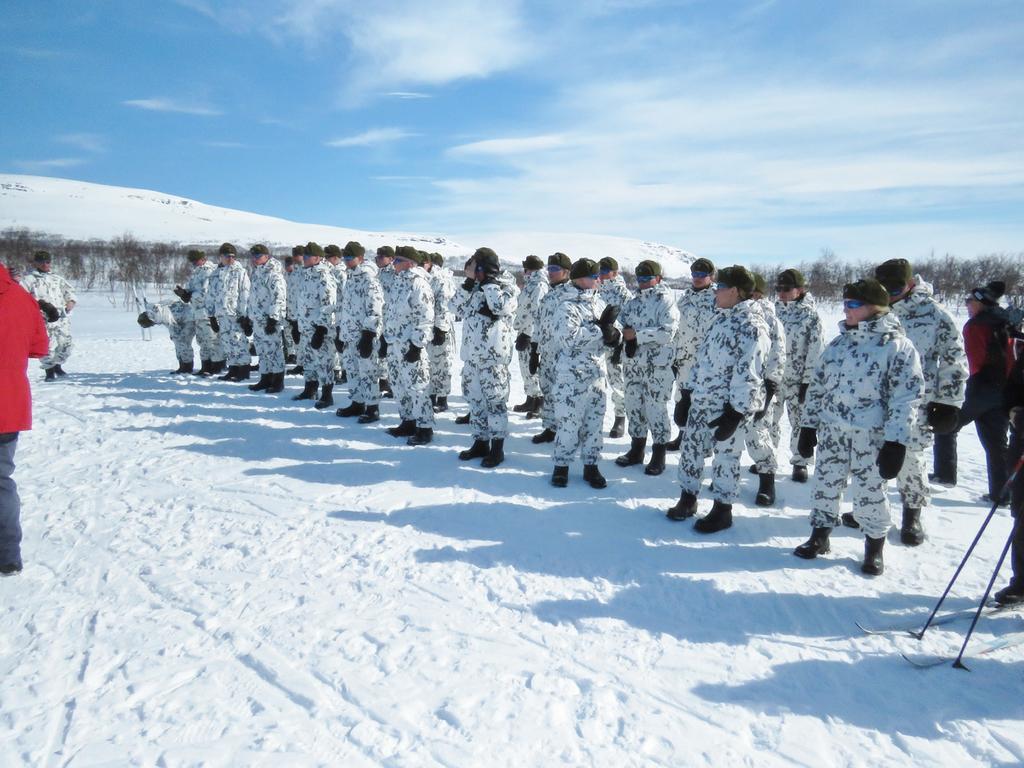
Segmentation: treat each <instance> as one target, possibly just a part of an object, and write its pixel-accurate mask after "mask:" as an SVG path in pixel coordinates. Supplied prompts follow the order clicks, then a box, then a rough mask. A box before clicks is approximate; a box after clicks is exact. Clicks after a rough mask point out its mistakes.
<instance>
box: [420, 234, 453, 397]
mask: <svg viewBox="0 0 1024 768" xmlns="http://www.w3.org/2000/svg"><path fill="white" fill-rule="evenodd" d="M423 268H424V269H425V270H426V271H427V277H428V278H429V280H430V288H431V290H432V291H433V292H434V330H433V335H432V336H431V339H430V345H429V346H428V347H427V352H428V354H429V357H430V402H431V403H432V404H433V408H434V412H435V413H441V412H443V411H447V410H448V395H449V394H451V391H452V361H453V360H454V359H455V315H454V313H453V312H452V306H451V304H452V298H453V297H454V296H455V278H454V277H453V276H452V273H451V270H449V269H447V268H446V267H445V266H444V256H442V255H441V254H440V253H429V254H427V257H426V258H425V259H424V261H423Z"/></svg>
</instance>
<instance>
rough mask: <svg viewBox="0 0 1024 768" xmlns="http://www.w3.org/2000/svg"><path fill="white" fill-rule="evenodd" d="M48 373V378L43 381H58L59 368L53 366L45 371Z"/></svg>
mask: <svg viewBox="0 0 1024 768" xmlns="http://www.w3.org/2000/svg"><path fill="white" fill-rule="evenodd" d="M44 370H45V371H46V378H45V379H43V381H56V380H57V366H55V365H51V366H50V367H49V368H45V369H44Z"/></svg>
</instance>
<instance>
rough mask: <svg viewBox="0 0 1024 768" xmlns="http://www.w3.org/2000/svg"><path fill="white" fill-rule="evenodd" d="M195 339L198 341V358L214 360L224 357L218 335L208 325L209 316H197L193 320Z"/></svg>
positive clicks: (218, 360)
mask: <svg viewBox="0 0 1024 768" xmlns="http://www.w3.org/2000/svg"><path fill="white" fill-rule="evenodd" d="M193 322H194V324H195V331H196V341H198V342H199V359H200V360H216V361H217V362H220V361H221V360H223V359H224V352H223V351H222V350H221V348H220V338H219V335H218V334H216V333H214V332H213V328H211V327H210V318H208V317H206V315H202V316H200V317H197V318H196V319H195V320H194V321H193Z"/></svg>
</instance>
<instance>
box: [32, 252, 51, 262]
mask: <svg viewBox="0 0 1024 768" xmlns="http://www.w3.org/2000/svg"><path fill="white" fill-rule="evenodd" d="M32 261H34V262H36V263H37V264H39V263H41V262H44V261H53V257H52V256H51V255H50V252H49V251H36V252H35V253H33V254H32Z"/></svg>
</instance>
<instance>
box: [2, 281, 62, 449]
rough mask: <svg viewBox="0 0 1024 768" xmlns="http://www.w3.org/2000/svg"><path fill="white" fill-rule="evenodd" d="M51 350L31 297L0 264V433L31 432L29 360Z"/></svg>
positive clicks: (40, 315)
mask: <svg viewBox="0 0 1024 768" xmlns="http://www.w3.org/2000/svg"><path fill="white" fill-rule="evenodd" d="M49 351H50V340H49V339H48V338H47V336H46V325H45V324H44V323H43V316H42V314H41V313H40V312H39V305H38V304H37V303H36V300H35V299H33V298H32V295H31V294H30V293H29V292H28V291H26V290H25V289H24V288H22V287H21V286H20V285H18V284H17V283H16V282H14V280H13V279H11V273H10V272H8V271H7V268H6V267H5V266H4V265H3V264H0V393H3V395H2V396H0V433H4V432H23V431H24V430H26V429H32V392H31V390H30V389H29V385H28V376H26V375H25V369H26V368H27V367H28V359H29V358H30V357H45V356H46V354H47V353H48V352H49Z"/></svg>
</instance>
